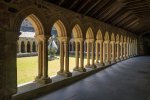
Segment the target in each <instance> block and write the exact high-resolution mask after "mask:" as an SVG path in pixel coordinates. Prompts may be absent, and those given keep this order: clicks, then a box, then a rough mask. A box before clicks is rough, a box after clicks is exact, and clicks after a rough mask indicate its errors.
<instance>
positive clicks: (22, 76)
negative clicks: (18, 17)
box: [17, 14, 44, 86]
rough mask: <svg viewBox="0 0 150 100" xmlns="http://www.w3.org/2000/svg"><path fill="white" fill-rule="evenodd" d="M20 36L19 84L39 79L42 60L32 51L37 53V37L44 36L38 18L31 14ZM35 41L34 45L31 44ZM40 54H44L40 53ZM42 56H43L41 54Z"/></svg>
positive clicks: (23, 25)
mask: <svg viewBox="0 0 150 100" xmlns="http://www.w3.org/2000/svg"><path fill="white" fill-rule="evenodd" d="M20 33H21V34H20V36H19V40H18V41H22V40H23V41H22V42H20V45H21V46H20V47H21V49H20V51H21V53H20V54H19V55H18V57H17V84H18V86H20V84H23V83H27V82H32V81H34V80H36V79H37V77H39V76H38V75H40V74H39V73H38V72H40V71H38V70H39V68H38V67H39V65H41V64H38V63H40V62H39V61H38V60H39V59H40V57H39V56H37V54H35V53H34V54H33V53H32V51H34V52H35V51H36V44H35V42H36V41H35V40H36V39H34V38H35V36H36V35H39V34H43V33H44V32H43V28H42V24H41V23H40V21H39V20H38V18H37V17H36V16H35V15H33V14H31V15H29V16H27V17H26V18H25V19H24V20H23V21H22V24H21V26H20ZM29 41H33V45H32V44H31V43H30V42H29ZM39 53H42V52H38V55H39ZM40 55H41V54H40Z"/></svg>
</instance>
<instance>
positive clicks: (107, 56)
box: [103, 32, 110, 64]
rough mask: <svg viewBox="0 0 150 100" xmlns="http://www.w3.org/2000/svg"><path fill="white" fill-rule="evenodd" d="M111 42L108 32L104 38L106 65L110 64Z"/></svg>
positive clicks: (104, 60) (104, 59)
mask: <svg viewBox="0 0 150 100" xmlns="http://www.w3.org/2000/svg"><path fill="white" fill-rule="evenodd" d="M109 42H110V40H109V34H108V32H106V33H105V36H104V43H103V62H104V63H105V64H108V63H110V54H109V52H110V49H109V45H110V43H109Z"/></svg>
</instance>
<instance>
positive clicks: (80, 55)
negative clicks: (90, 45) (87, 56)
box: [70, 24, 84, 71]
mask: <svg viewBox="0 0 150 100" xmlns="http://www.w3.org/2000/svg"><path fill="white" fill-rule="evenodd" d="M71 39H72V40H74V46H75V56H74V55H73V57H74V58H75V59H74V58H72V57H70V60H71V61H73V60H74V63H72V62H71V61H70V66H74V65H75V66H74V70H75V71H81V70H79V67H80V69H81V68H82V69H83V66H84V65H83V61H84V47H83V46H84V42H83V39H82V31H81V28H80V26H79V25H78V24H76V25H75V26H74V27H73V29H72V35H71ZM82 71H83V70H82Z"/></svg>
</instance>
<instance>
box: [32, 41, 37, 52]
mask: <svg viewBox="0 0 150 100" xmlns="http://www.w3.org/2000/svg"><path fill="white" fill-rule="evenodd" d="M32 52H36V44H35V42H33V44H32Z"/></svg>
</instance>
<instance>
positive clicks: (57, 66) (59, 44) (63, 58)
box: [48, 20, 69, 76]
mask: <svg viewBox="0 0 150 100" xmlns="http://www.w3.org/2000/svg"><path fill="white" fill-rule="evenodd" d="M50 34H51V37H50V38H49V45H48V52H49V55H48V59H49V61H48V67H49V70H48V75H49V76H55V75H56V74H58V75H66V76H67V75H68V74H66V73H69V64H68V63H69V62H68V55H69V41H68V40H67V32H66V28H65V26H64V24H63V22H62V21H61V20H57V21H56V22H55V23H54V24H53V26H52V29H51V33H50ZM58 51H59V52H58Z"/></svg>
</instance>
